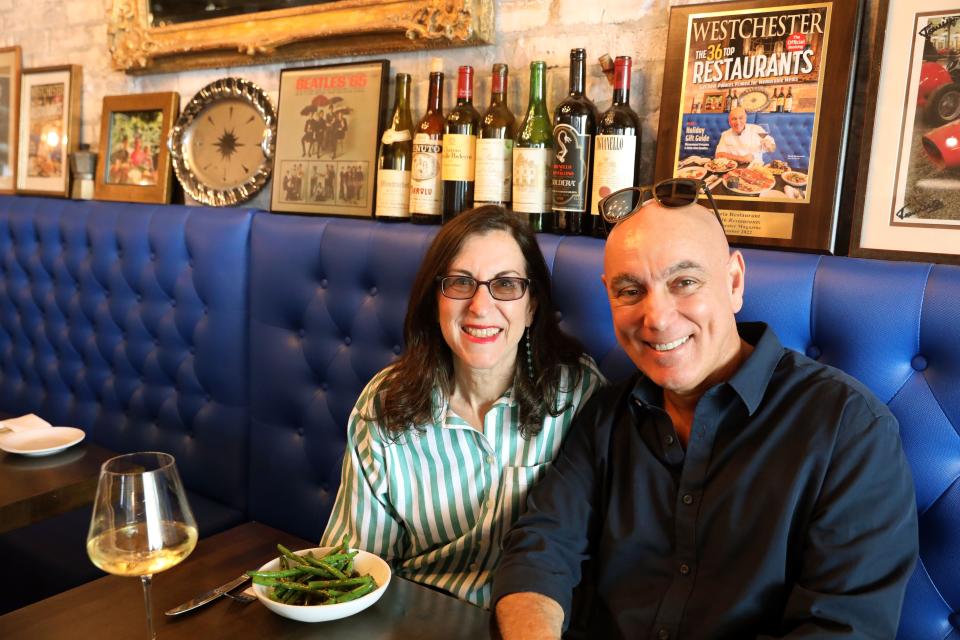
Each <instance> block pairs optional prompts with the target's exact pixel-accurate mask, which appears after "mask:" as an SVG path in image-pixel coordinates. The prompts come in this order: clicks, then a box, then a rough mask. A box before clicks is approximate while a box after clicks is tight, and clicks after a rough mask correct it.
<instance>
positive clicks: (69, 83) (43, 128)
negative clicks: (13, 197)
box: [17, 64, 81, 198]
mask: <svg viewBox="0 0 960 640" xmlns="http://www.w3.org/2000/svg"><path fill="white" fill-rule="evenodd" d="M80 82H81V68H80V66H79V65H75V64H69V65H63V66H58V67H38V68H34V69H24V70H23V75H22V76H21V81H20V126H19V129H20V130H19V143H18V146H17V192H19V193H27V194H34V195H46V196H59V197H62V198H65V197H67V196H68V195H69V194H70V154H71V153H73V152H74V151H76V150H77V148H78V146H79V142H80V140H79V138H80Z"/></svg>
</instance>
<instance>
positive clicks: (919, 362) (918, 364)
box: [910, 354, 927, 371]
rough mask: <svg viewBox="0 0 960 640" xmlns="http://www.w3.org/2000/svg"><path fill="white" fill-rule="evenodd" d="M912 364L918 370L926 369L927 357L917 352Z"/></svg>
mask: <svg viewBox="0 0 960 640" xmlns="http://www.w3.org/2000/svg"><path fill="white" fill-rule="evenodd" d="M910 366H911V367H913V368H914V370H916V371H924V370H925V369H926V368H927V359H926V358H924V357H923V356H921V355H920V354H917V355H915V356H913V359H912V360H911V361H910Z"/></svg>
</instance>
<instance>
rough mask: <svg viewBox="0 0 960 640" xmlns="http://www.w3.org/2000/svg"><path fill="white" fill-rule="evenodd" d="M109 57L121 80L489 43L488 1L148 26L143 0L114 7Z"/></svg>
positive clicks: (408, 3) (362, 3)
mask: <svg viewBox="0 0 960 640" xmlns="http://www.w3.org/2000/svg"><path fill="white" fill-rule="evenodd" d="M107 30H108V38H109V46H110V55H111V57H112V59H113V65H114V67H115V68H117V69H120V70H123V71H126V72H127V73H133V74H136V73H160V72H167V71H183V70H185V69H199V68H209V67H226V66H235V65H249V64H258V63H263V62H267V61H284V60H303V59H310V58H314V59H315V58H324V57H341V56H346V55H362V54H371V53H382V52H386V51H406V50H414V49H429V48H442V47H459V46H473V45H478V44H489V43H492V42H493V38H494V0H340V1H339V2H327V3H323V4H317V5H310V6H305V7H294V8H289V9H277V10H273V11H262V12H259V13H252V14H247V15H238V16H230V17H223V18H214V19H210V20H198V21H194V22H184V23H180V24H171V25H164V26H153V25H152V23H151V19H150V12H149V2H148V0H113V6H112V8H111V9H110V14H109V16H108V19H107Z"/></svg>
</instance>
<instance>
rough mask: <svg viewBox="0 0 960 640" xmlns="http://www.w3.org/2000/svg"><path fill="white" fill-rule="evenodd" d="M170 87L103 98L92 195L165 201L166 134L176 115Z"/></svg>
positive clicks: (174, 96) (167, 193)
mask: <svg viewBox="0 0 960 640" xmlns="http://www.w3.org/2000/svg"><path fill="white" fill-rule="evenodd" d="M179 108H180V96H179V95H178V94H177V93H176V92H173V91H168V92H163V93H141V94H134V95H123V96H104V98H103V111H102V112H101V116H100V153H99V154H97V174H96V179H95V182H94V185H95V186H94V189H95V190H94V197H95V198H96V199H97V200H121V201H127V202H155V203H160V204H165V203H168V202H170V192H171V185H172V183H171V177H172V172H171V171H170V150H169V149H167V137H168V135H169V133H170V127H171V126H172V125H173V122H174V121H175V120H176V119H177V114H178V111H179Z"/></svg>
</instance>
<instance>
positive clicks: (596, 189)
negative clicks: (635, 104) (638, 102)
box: [590, 56, 641, 238]
mask: <svg viewBox="0 0 960 640" xmlns="http://www.w3.org/2000/svg"><path fill="white" fill-rule="evenodd" d="M631 64H632V61H631V60H630V56H617V60H616V80H615V83H614V87H613V104H612V105H610V108H609V109H607V110H606V111H605V112H604V114H603V115H602V116H600V121H599V122H598V123H597V136H596V138H595V139H594V144H593V188H592V190H591V198H592V203H591V204H590V213H591V214H593V215H591V216H590V217H591V219H592V226H593V229H592V232H593V235H594V236H596V237H599V238H603V237H606V235H607V228H606V225H605V224H604V223H603V218H601V217H600V215H598V214H599V210H598V209H597V204H598V203H599V202H600V200H601V199H603V198H604V196H608V195H610V194H611V193H613V192H614V191H616V190H617V189H623V188H625V187H632V186H636V185H637V184H638V182H639V177H640V138H641V131H640V118H639V117H638V116H637V114H636V112H635V111H634V110H633V109H631V108H630V67H631Z"/></svg>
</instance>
